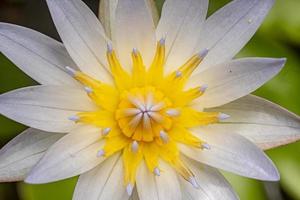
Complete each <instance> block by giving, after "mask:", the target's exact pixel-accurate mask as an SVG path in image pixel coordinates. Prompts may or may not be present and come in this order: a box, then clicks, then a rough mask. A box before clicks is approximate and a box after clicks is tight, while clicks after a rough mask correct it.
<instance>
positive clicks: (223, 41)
mask: <svg viewBox="0 0 300 200" xmlns="http://www.w3.org/2000/svg"><path fill="white" fill-rule="evenodd" d="M273 3H274V0H251V1H249V0H234V1H232V2H230V3H229V4H227V5H226V6H225V7H223V8H222V9H220V10H219V11H217V12H216V13H215V14H213V15H212V16H211V17H209V18H208V19H207V21H206V23H205V24H204V26H203V28H202V30H203V31H202V32H201V33H200V37H199V41H198V43H197V45H196V48H195V51H196V52H198V51H200V50H202V49H205V48H208V49H210V52H209V54H208V55H207V56H206V58H205V59H204V61H203V62H202V63H201V67H199V68H197V69H196V71H198V70H200V71H201V70H204V69H206V68H207V67H210V66H213V65H216V64H219V63H222V62H225V61H228V60H230V59H231V58H233V57H234V56H235V55H236V54H237V53H238V52H239V51H240V50H241V48H243V47H244V45H245V44H246V43H247V42H248V41H249V40H250V38H251V37H252V36H253V35H254V33H255V32H256V30H257V29H258V27H259V26H260V24H261V23H262V21H263V19H264V18H265V16H266V14H267V13H268V11H269V10H270V9H271V7H272V5H273Z"/></svg>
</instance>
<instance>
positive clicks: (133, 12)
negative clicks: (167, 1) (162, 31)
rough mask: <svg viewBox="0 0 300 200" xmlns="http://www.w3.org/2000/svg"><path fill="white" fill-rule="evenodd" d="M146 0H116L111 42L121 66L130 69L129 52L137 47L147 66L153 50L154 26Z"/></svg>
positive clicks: (154, 42)
mask: <svg viewBox="0 0 300 200" xmlns="http://www.w3.org/2000/svg"><path fill="white" fill-rule="evenodd" d="M147 2H148V0H140V1H136V0H122V1H119V2H118V5H117V9H116V19H115V22H114V25H113V26H114V27H113V30H114V33H113V35H112V38H113V42H114V43H115V44H116V50H117V52H118V55H119V57H120V59H121V62H122V64H123V67H124V68H125V69H127V70H128V71H130V70H131V66H132V64H131V63H132V62H131V56H130V54H131V52H132V49H133V48H137V49H138V50H139V51H140V52H141V54H142V56H143V59H144V63H145V65H146V66H149V65H150V63H151V61H152V59H153V55H154V50H155V44H156V41H155V27H154V23H153V19H152V14H151V8H150V6H149V4H148V3H147Z"/></svg>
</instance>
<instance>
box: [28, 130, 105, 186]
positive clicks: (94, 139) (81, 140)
mask: <svg viewBox="0 0 300 200" xmlns="http://www.w3.org/2000/svg"><path fill="white" fill-rule="evenodd" d="M100 138H101V131H100V129H98V128H96V127H88V126H80V127H78V128H76V129H74V130H73V131H71V132H70V133H69V134H67V135H66V136H64V137H63V138H61V139H60V140H58V141H57V142H56V143H55V144H54V145H52V146H51V147H50V148H49V149H48V150H47V151H46V153H45V155H44V156H43V158H42V159H41V160H40V161H39V162H38V164H37V165H36V166H35V167H34V168H33V169H32V170H31V172H30V174H29V176H28V177H27V178H26V179H25V182H27V183H49V182H54V181H58V180H62V179H66V178H70V177H73V176H77V175H79V174H82V173H84V172H86V171H88V170H91V169H92V168H94V167H95V166H97V165H98V164H100V163H101V162H102V161H103V160H104V159H105V158H104V157H101V158H97V156H96V154H97V151H98V150H99V149H101V148H102V147H103V145H104V142H103V141H101V140H100Z"/></svg>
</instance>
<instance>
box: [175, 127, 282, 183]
mask: <svg viewBox="0 0 300 200" xmlns="http://www.w3.org/2000/svg"><path fill="white" fill-rule="evenodd" d="M193 131H194V132H195V133H196V134H197V135H198V136H199V138H201V139H203V140H204V141H207V143H209V145H210V146H211V148H210V150H209V151H203V150H201V149H199V150H198V149H192V148H190V147H187V146H185V145H182V146H181V147H180V149H181V151H182V153H184V154H185V155H186V156H188V157H190V158H192V159H195V160H197V161H199V162H201V163H204V164H207V165H210V166H213V167H216V168H219V169H223V170H225V171H230V172H233V173H236V174H238V175H241V176H245V177H249V178H255V179H259V180H267V181H278V180H279V174H278V171H277V169H276V167H275V166H274V164H273V163H272V161H271V160H270V159H269V158H268V157H267V156H266V155H265V154H264V152H262V151H261V150H260V149H259V148H257V147H256V146H255V145H254V144H252V143H251V142H250V141H248V140H247V139H246V138H244V137H242V136H240V135H238V134H232V133H229V132H225V131H224V130H223V131H220V132H212V131H208V130H206V129H204V130H203V129H202V128H197V129H194V130H193Z"/></svg>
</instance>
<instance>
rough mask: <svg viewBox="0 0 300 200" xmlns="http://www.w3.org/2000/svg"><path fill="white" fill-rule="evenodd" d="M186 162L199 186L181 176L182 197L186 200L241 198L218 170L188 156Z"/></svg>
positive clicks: (230, 199)
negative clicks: (196, 186)
mask: <svg viewBox="0 0 300 200" xmlns="http://www.w3.org/2000/svg"><path fill="white" fill-rule="evenodd" d="M184 161H185V164H187V165H188V166H189V169H190V170H191V171H192V172H193V173H194V175H195V178H196V182H197V183H198V185H199V188H197V189H195V188H194V187H193V186H192V185H191V183H189V182H187V181H186V180H184V179H183V178H182V177H180V183H181V188H182V195H183V198H182V199H186V200H198V199H201V200H216V199H222V200H237V199H239V198H238V196H237V194H236V193H235V192H234V190H233V188H232V187H231V185H230V184H229V183H228V182H227V181H226V179H225V178H224V177H223V175H222V174H221V173H220V172H218V170H216V169H214V168H211V167H209V166H206V165H203V164H200V163H198V162H195V161H193V160H190V159H188V158H186V159H184Z"/></svg>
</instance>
